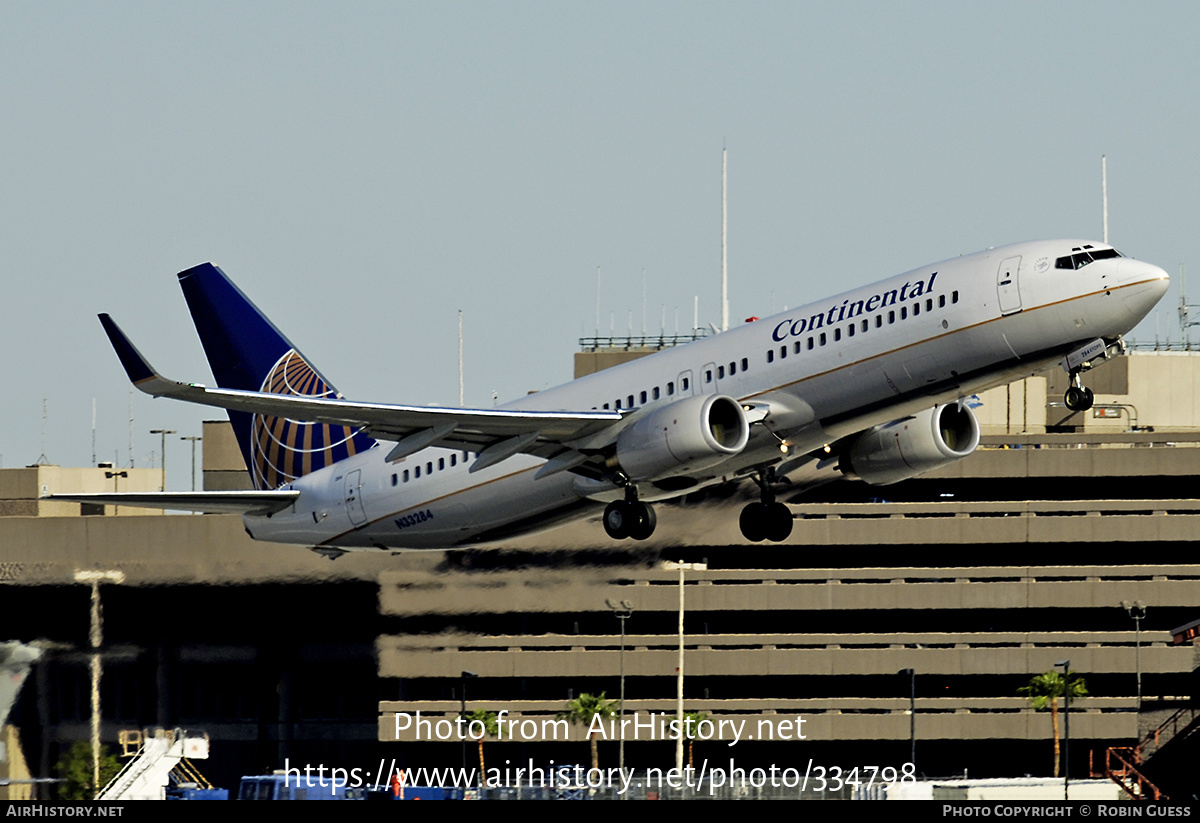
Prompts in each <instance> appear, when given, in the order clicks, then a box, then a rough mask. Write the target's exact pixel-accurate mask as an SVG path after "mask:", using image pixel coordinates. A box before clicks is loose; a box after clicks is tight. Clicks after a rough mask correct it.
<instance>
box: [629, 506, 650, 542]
mask: <svg viewBox="0 0 1200 823" xmlns="http://www.w3.org/2000/svg"><path fill="white" fill-rule="evenodd" d="M627 505H628V506H629V508H630V510H631V511H632V512H633V517H632V518H630V519H631V520H632V522H631V523H630V526H629V536H630V537H632V538H633V539H634V540H645V539H647V538H648V537H650V535H652V534H654V527H655V526H657V525H658V516H657V515H655V514H654V508H653V507H652V506H649V505H647V504H645V503H640V502H639V503H629V504H627Z"/></svg>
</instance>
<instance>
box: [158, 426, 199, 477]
mask: <svg viewBox="0 0 1200 823" xmlns="http://www.w3.org/2000/svg"><path fill="white" fill-rule="evenodd" d="M179 439H180V440H191V441H192V491H195V490H196V441H197V440H203V439H204V438H203V437H200V436H199V435H192V436H191V437H181V438H179ZM164 453H165V452H164ZM166 467H167V464H166V461H165V460H164V461H163V474H164V476H163V481H164V482H166V479H167V478H166V476H165V475H166V470H167V468H166ZM164 491H165V489H164Z"/></svg>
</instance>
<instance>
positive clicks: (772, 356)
mask: <svg viewBox="0 0 1200 823" xmlns="http://www.w3.org/2000/svg"><path fill="white" fill-rule="evenodd" d="M767 362H768V363H774V362H775V350H774V349H767Z"/></svg>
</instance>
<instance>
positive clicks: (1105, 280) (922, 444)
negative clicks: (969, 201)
mask: <svg viewBox="0 0 1200 823" xmlns="http://www.w3.org/2000/svg"><path fill="white" fill-rule="evenodd" d="M179 281H180V285H181V286H182V288H183V292H184V296H185V298H186V299H187V302H188V306H189V308H190V310H191V314H192V318H193V320H194V322H195V324H196V328H197V331H198V332H199V334H200V338H201V342H202V343H203V345H204V349H205V353H206V354H207V356H208V360H209V363H210V365H211V366H212V370H213V374H214V376H215V378H216V381H217V385H218V388H207V387H205V386H203V385H200V384H196V383H177V382H174V381H171V380H167V379H165V378H163V377H161V376H160V375H159V374H158V373H157V372H156V371H154V369H153V368H152V367H151V366H150V364H149V363H148V362H147V360H146V359H145V358H144V357H143V356H142V355H141V354H140V353H139V352H138V351H137V349H135V348H134V347H133V345H132V344H131V343H130V342H129V340H128V338H126V337H125V335H124V334H123V333H122V332H121V330H120V329H119V328H118V327H117V326H116V324H115V323H114V322H113V321H112V320H111V319H110V318H109V317H108V315H100V320H101V323H102V324H103V326H104V329H105V331H106V332H107V333H108V336H109V339H110V340H111V342H112V344H113V346H114V347H115V349H116V352H117V355H118V357H119V358H120V360H121V363H122V365H123V366H124V368H125V370H126V372H127V373H128V375H129V378H130V379H131V380H132V381H133V382H134V384H135V385H136V386H137V387H138V388H139V389H141V390H142V391H144V392H147V393H148V394H151V395H155V396H161V397H172V398H176V399H178V400H183V401H186V402H190V403H200V404H205V405H209V406H216V407H220V408H224V409H227V410H228V411H229V418H230V422H231V423H232V424H233V429H234V431H235V433H236V434H237V438H238V442H239V444H240V446H241V449H242V453H243V456H244V457H245V460H246V466H247V467H248V469H249V471H250V477H251V479H252V481H253V484H254V488H255V490H253V491H245V492H204V493H191V494H188V493H175V492H162V493H158V494H137V493H130V494H115V493H114V494H95V495H54V497H56V498H58V499H69V500H81V501H87V502H93V503H95V502H108V503H117V504H120V505H144V506H153V507H159V508H168V509H193V510H196V511H206V512H239V513H241V514H242V515H243V519H244V522H245V525H246V529H247V531H249V533H250V534H251V535H252V536H253V537H254V538H256V539H259V540H270V541H277V542H285V543H299V544H303V545H307V546H310V547H314V548H316V549H317V550H318V551H322V552H326V553H334V554H336V553H337V552H338V551H340V550H345V549H384V550H392V549H425V548H429V549H432V548H454V547H462V546H469V545H475V544H478V543H481V542H486V541H491V540H496V539H499V538H503V537H508V536H511V535H515V534H520V533H523V532H528V531H532V530H535V529H540V528H545V527H547V526H549V525H552V524H555V523H559V522H563V521H565V520H571V519H578V518H583V517H587V516H590V515H592V514H594V513H596V512H598V511H599V510H600V508H601V507H602V506H603V507H604V509H603V511H604V516H603V523H604V529H605V531H607V533H608V534H609V536H611V537H612V538H614V539H623V538H633V539H636V540H644V539H646V538H647V537H649V536H650V535H651V533H653V531H654V527H655V515H654V509H653V508H652V507H651V505H650V503H651V502H653V501H655V500H664V499H668V498H672V497H677V496H680V495H682V494H685V493H687V492H689V491H691V490H694V489H698V488H701V487H704V486H707V485H711V484H715V483H721V482H730V481H737V480H744V479H749V480H753V481H754V482H755V483H756V484H757V485H758V488H759V500H758V502H754V503H751V504H749V505H747V506H746V507H745V508H744V509H743V510H742V514H741V529H742V533H743V534H744V535H745V537H746V538H747V539H748V540H752V541H758V540H764V539H765V540H772V541H781V540H785V539H786V538H787V537H788V535H790V533H791V531H792V516H791V513H790V511H789V509H788V508H787V507H786V506H784V505H783V504H782V503H778V502H776V501H775V496H774V492H775V490H776V489H777V488H778V484H779V483H780V482H781V481H783V480H784V479H785V478H786V476H787V475H788V474H790V473H793V472H797V471H799V470H800V469H802V468H805V467H811V466H812V465H814V464H819V465H820V466H822V467H835V468H836V469H837V470H839V471H840V472H841V473H843V474H844V475H846V476H850V477H857V478H859V479H861V480H864V481H866V482H868V483H875V484H887V483H895V482H897V481H900V480H904V479H905V478H908V477H913V476H916V475H918V474H921V473H922V472H926V471H929V470H931V469H934V468H937V467H939V466H942V465H945V464H948V463H951V462H953V461H955V460H961V459H962V458H964V457H966V456H967V455H969V454H970V453H971V452H972V451H973V450H974V449H975V447H976V446H977V445H978V443H979V424H978V422H977V421H976V419H975V416H974V414H973V413H972V411H971V409H970V408H969V406H968V405H967V403H966V402H965V398H968V397H970V396H971V395H973V394H975V393H977V392H979V391H982V390H984V389H987V388H990V387H992V386H998V385H1002V384H1004V383H1006V382H1008V381H1011V380H1015V379H1018V378H1020V377H1024V376H1028V375H1032V374H1036V373H1038V372H1041V371H1045V370H1047V369H1049V368H1052V367H1055V366H1056V365H1060V364H1061V366H1062V367H1063V368H1065V369H1066V370H1067V371H1068V372H1069V373H1070V375H1071V386H1070V388H1069V389H1068V391H1067V393H1066V397H1065V402H1066V404H1067V406H1068V407H1070V408H1071V409H1075V410H1083V409H1087V408H1090V407H1091V405H1092V392H1091V390H1089V389H1087V388H1086V387H1084V386H1083V384H1082V381H1081V379H1080V375H1081V373H1083V372H1084V371H1086V370H1088V369H1089V368H1091V367H1092V366H1094V365H1096V364H1098V363H1099V362H1102V361H1103V360H1104V359H1106V358H1109V357H1113V356H1117V355H1119V354H1121V353H1122V352H1123V350H1124V344H1123V342H1122V335H1123V334H1125V333H1127V332H1128V331H1129V330H1130V329H1132V328H1133V327H1134V325H1136V324H1137V323H1138V321H1140V320H1141V319H1142V318H1143V317H1145V316H1146V314H1147V313H1148V312H1149V311H1150V309H1151V308H1152V307H1153V306H1154V305H1155V303H1157V302H1158V300H1159V298H1160V297H1162V295H1163V293H1164V292H1165V291H1166V289H1167V285H1168V282H1169V281H1168V277H1167V274H1166V272H1164V271H1163V270H1162V269H1160V268H1157V267H1156V266H1152V265H1150V264H1148V263H1142V262H1139V261H1136V260H1132V259H1130V258H1128V257H1125V256H1123V255H1122V254H1120V252H1118V251H1117V250H1116V249H1113V248H1112V247H1110V246H1108V245H1105V244H1101V243H1088V242H1084V241H1078V240H1055V241H1040V242H1032V243H1022V244H1019V245H1013V246H1006V247H1003V248H995V249H989V250H987V251H983V252H979V253H977V254H972V255H968V256H964V257H958V258H954V259H952V260H947V261H944V262H941V263H935V264H933V265H930V266H925V267H923V268H920V269H916V270H914V271H910V272H907V273H905V274H901V275H898V276H896V277H892V278H890V279H888V280H884V281H882V282H880V283H876V284H874V285H871V286H867V287H864V288H859V289H854V290H852V291H849V292H846V293H844V294H840V295H837V296H836V297H831V298H829V299H828V300H822V301H820V302H817V303H813V304H811V305H808V306H804V307H801V308H797V309H793V310H791V311H786V312H784V313H783V314H779V315H776V316H774V317H770V318H767V319H763V320H757V321H755V322H752V323H747V324H746V325H743V326H741V327H739V328H736V329H733V330H730V331H728V332H725V333H722V334H718V335H714V336H712V337H709V338H706V339H703V340H699V341H696V342H694V343H689V344H687V345H684V346H679V347H676V348H671V349H667V350H664V351H661V352H658V353H656V354H653V355H650V356H647V357H644V358H642V359H640V360H636V361H634V362H631V363H626V364H624V365H621V366H616V367H613V368H610V369H607V370H605V371H602V372H598V373H596V374H592V375H588V376H587V377H584V378H581V379H579V380H575V381H574V382H571V383H567V384H565V385H562V386H559V387H557V388H553V389H548V390H545V391H541V392H538V393H536V394H532V395H529V396H526V397H522V398H520V399H519V400H515V401H513V402H511V403H508V404H507V405H504V406H501V407H499V408H495V409H455V408H427V407H422V406H396V405H380V404H371V403H362V402H355V401H350V400H345V399H343V398H342V396H341V394H339V393H338V392H337V391H336V390H335V389H334V388H333V386H332V385H331V384H330V383H329V381H328V380H326V379H325V378H324V377H323V376H322V375H321V374H320V373H319V372H318V371H317V370H316V369H315V367H314V366H313V365H312V364H311V363H310V362H309V361H308V360H307V359H306V358H305V357H304V356H303V355H301V354H300V352H299V351H297V349H296V348H295V347H294V346H293V345H292V344H291V343H290V342H289V341H288V340H287V339H286V338H285V337H284V336H283V335H282V334H281V333H280V332H279V330H278V329H276V328H275V326H274V325H273V324H272V323H271V322H270V321H269V320H267V318H266V317H265V316H264V315H263V314H262V313H261V312H260V311H259V310H258V309H257V308H256V307H255V306H254V304H252V303H251V302H250V301H249V300H248V299H247V298H246V297H245V295H243V294H242V293H241V291H240V290H238V288H237V287H236V286H234V285H233V284H232V283H231V282H230V281H229V279H228V278H227V277H226V276H225V274H224V273H223V272H222V271H221V270H220V269H218V268H216V267H215V266H213V265H211V264H207V263H206V264H203V265H200V266H197V267H195V268H192V269H189V270H187V271H185V272H183V273H181V274H180V275H179Z"/></svg>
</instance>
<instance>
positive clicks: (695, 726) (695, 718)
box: [683, 712, 708, 768]
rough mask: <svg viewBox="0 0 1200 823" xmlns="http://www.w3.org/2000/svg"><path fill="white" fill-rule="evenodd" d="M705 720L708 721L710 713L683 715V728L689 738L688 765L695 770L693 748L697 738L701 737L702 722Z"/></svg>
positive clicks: (688, 713) (687, 713)
mask: <svg viewBox="0 0 1200 823" xmlns="http://www.w3.org/2000/svg"><path fill="white" fill-rule="evenodd" d="M703 720H708V712H685V713H684V715H683V722H684V726H683V728H684V729H685V730H686V732H687V738H688V765H689V766H691V767H693V768H694V767H695V765H696V758H695V757H694V756H693V755H694V751H693V747H694V746H695V745H696V738H697V737H699V736H700V722H701V721H703ZM689 721H690V722H689Z"/></svg>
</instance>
